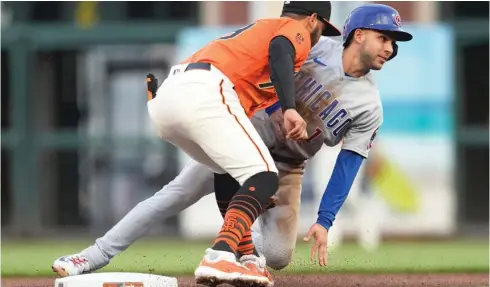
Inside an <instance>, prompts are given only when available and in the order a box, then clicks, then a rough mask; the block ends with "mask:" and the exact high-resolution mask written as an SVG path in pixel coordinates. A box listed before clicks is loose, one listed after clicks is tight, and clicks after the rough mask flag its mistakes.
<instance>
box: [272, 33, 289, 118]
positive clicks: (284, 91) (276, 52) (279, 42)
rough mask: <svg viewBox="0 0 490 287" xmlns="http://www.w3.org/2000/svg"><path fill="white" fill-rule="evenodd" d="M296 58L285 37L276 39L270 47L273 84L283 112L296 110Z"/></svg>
mask: <svg viewBox="0 0 490 287" xmlns="http://www.w3.org/2000/svg"><path fill="white" fill-rule="evenodd" d="M294 58H295V50H294V47H293V45H292V44H291V42H290V41H289V40H288V39H287V38H286V37H283V36H278V37H276V38H274V39H273V40H272V41H271V43H270V45H269V69H270V74H271V82H272V84H273V85H274V88H275V89H276V93H277V97H278V98H279V103H280V104H281V108H282V110H283V111H285V110H287V109H294V108H296V104H295V101H294Z"/></svg>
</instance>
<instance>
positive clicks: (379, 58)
mask: <svg viewBox="0 0 490 287" xmlns="http://www.w3.org/2000/svg"><path fill="white" fill-rule="evenodd" d="M362 32H363V34H364V35H363V37H362V38H363V40H362V43H361V61H362V62H363V64H364V65H365V67H366V68H367V69H372V70H381V68H382V67H383V65H384V63H386V61H388V59H389V58H390V56H391V54H393V42H394V41H393V39H391V38H390V37H388V36H387V35H385V34H383V33H380V32H378V31H373V30H363V31H362Z"/></svg>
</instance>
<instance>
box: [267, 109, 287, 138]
mask: <svg viewBox="0 0 490 287" xmlns="http://www.w3.org/2000/svg"><path fill="white" fill-rule="evenodd" d="M269 118H270V119H271V121H272V124H273V126H274V133H275V134H276V138H277V140H278V141H284V140H285V139H286V129H284V116H283V114H282V110H281V109H277V110H276V111H274V112H273V113H272V114H271V115H270V116H269Z"/></svg>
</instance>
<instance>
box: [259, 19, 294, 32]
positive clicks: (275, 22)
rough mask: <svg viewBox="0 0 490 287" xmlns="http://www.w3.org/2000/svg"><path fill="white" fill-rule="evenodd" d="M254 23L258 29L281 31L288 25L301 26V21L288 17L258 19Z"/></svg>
mask: <svg viewBox="0 0 490 287" xmlns="http://www.w3.org/2000/svg"><path fill="white" fill-rule="evenodd" d="M254 23H255V26H256V27H258V28H263V29H279V28H281V27H283V26H286V25H288V26H289V25H292V26H295V25H298V26H301V23H300V22H299V21H297V20H294V19H292V18H288V17H278V18H262V19H258V20H257V21H255V22H254Z"/></svg>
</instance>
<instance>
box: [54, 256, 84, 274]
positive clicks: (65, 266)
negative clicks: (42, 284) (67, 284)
mask: <svg viewBox="0 0 490 287" xmlns="http://www.w3.org/2000/svg"><path fill="white" fill-rule="evenodd" d="M51 268H52V269H53V271H54V272H56V273H58V275H59V276H60V277H66V276H76V275H81V274H84V273H89V272H90V271H91V270H90V264H89V262H88V259H87V257H85V256H83V255H80V254H73V255H68V256H62V257H60V258H58V259H56V260H55V261H54V263H53V265H52V266H51Z"/></svg>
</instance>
